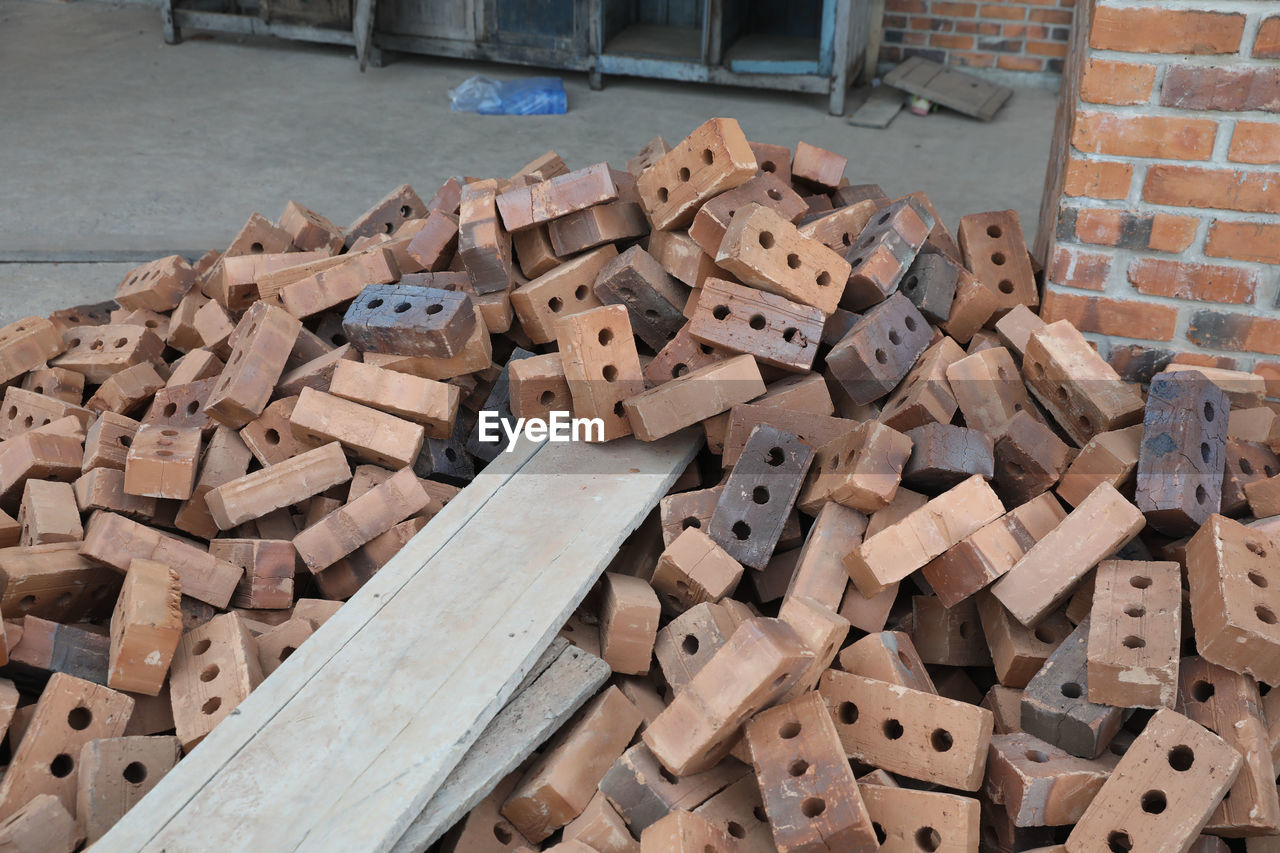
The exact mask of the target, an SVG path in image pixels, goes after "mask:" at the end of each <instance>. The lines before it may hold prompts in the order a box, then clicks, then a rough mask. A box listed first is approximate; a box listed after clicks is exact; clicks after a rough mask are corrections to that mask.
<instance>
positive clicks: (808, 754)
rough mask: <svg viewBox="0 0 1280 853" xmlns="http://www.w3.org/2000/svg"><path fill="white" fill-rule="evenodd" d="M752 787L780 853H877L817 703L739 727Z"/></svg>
mask: <svg viewBox="0 0 1280 853" xmlns="http://www.w3.org/2000/svg"><path fill="white" fill-rule="evenodd" d="M745 732H746V739H747V745H748V746H749V747H750V750H751V760H752V764H753V765H754V766H755V771H756V780H757V781H758V782H759V783H760V792H761V795H762V797H763V800H764V808H765V812H766V813H767V814H768V816H769V823H770V825H771V826H772V828H773V839H774V843H775V844H776V845H777V847H778V850H779V851H781V853H818V851H830V852H831V853H861V851H873V850H877V849H879V845H878V844H877V842H876V836H875V830H874V829H873V828H872V826H871V817H870V815H869V813H868V811H867V807H866V805H865V804H864V803H863V801H862V794H861V792H860V791H859V789H858V783H857V780H856V779H855V778H854V775H853V770H852V769H851V768H850V766H849V762H848V761H846V760H845V758H844V755H843V750H842V748H841V743H840V737H839V735H838V734H837V733H836V727H835V725H834V723H832V720H831V716H830V715H829V714H828V713H827V709H826V706H825V705H824V704H823V701H822V697H821V696H820V695H818V694H817V693H814V692H809V693H806V694H804V695H803V696H801V697H799V698H797V699H794V700H792V701H790V702H787V703H785V704H782V705H778V706H776V707H774V708H770V709H769V710H767V711H762V712H760V713H759V714H756V715H755V717H753V718H752V720H751V722H749V723H747V725H746V729H745Z"/></svg>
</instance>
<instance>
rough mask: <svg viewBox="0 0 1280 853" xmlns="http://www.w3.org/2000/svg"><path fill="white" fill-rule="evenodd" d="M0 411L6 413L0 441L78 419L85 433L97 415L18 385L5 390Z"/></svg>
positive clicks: (0, 428) (1, 423) (0, 426)
mask: <svg viewBox="0 0 1280 853" xmlns="http://www.w3.org/2000/svg"><path fill="white" fill-rule="evenodd" d="M109 378H110V377H108V379H109ZM0 411H3V413H4V415H3V417H0V440H4V439H10V438H14V437H16V436H19V435H22V434H23V433H24V432H26V431H28V430H31V429H35V428H36V427H42V426H47V425H48V424H51V423H53V422H54V421H56V420H58V419H60V418H65V417H68V416H71V417H74V418H75V419H76V420H77V421H78V422H79V423H80V429H81V430H85V429H88V427H89V424H90V423H91V422H92V421H93V417H94V412H93V411H91V410H90V409H87V408H84V407H81V406H77V405H75V404H73V403H68V402H66V401H64V400H59V399H57V398H56V397H48V396H45V395H44V394H37V393H36V392H34V391H26V390H24V389H22V388H19V387H18V386H17V385H10V386H9V387H8V388H6V389H4V402H3V403H0Z"/></svg>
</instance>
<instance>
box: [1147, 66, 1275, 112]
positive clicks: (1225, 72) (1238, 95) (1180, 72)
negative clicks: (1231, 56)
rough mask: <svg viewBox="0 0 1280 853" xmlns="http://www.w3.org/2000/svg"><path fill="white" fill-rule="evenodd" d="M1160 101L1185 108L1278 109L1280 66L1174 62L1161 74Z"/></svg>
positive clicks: (1225, 109) (1161, 103)
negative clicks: (1262, 66)
mask: <svg viewBox="0 0 1280 853" xmlns="http://www.w3.org/2000/svg"><path fill="white" fill-rule="evenodd" d="M1160 105H1161V106H1163V107H1179V108H1181V109H1184V110H1222V111H1228V112H1239V111H1241V110H1264V111H1266V112H1273V113H1274V112H1280V68H1254V67H1249V66H1241V67H1232V68H1215V67H1210V66H1203V65H1175V66H1173V67H1172V68H1170V69H1169V70H1168V71H1166V72H1165V74H1164V83H1163V84H1161V87H1160Z"/></svg>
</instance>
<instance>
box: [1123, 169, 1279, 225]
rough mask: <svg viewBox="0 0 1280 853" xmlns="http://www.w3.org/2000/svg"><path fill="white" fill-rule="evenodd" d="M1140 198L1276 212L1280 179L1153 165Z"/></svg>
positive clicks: (1179, 204) (1227, 171)
mask: <svg viewBox="0 0 1280 853" xmlns="http://www.w3.org/2000/svg"><path fill="white" fill-rule="evenodd" d="M1142 197H1143V199H1144V200H1146V201H1149V202H1151V203H1153V204H1168V205H1175V206H1177V207H1207V208H1216V209H1218V210H1242V211H1248V212H1256V213H1280V176H1277V175H1275V174H1273V173H1267V172H1238V171H1233V170H1230V169H1206V168H1201V167H1199V166H1175V165H1170V164H1164V163H1157V164H1155V165H1153V166H1152V167H1151V168H1150V169H1148V170H1147V179H1146V182H1145V183H1144V184H1143V187H1142Z"/></svg>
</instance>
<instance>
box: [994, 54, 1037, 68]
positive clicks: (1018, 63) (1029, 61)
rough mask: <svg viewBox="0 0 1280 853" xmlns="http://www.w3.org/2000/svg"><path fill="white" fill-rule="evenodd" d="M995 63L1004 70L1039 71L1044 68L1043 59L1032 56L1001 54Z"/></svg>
mask: <svg viewBox="0 0 1280 853" xmlns="http://www.w3.org/2000/svg"><path fill="white" fill-rule="evenodd" d="M996 65H998V66H999V67H1000V68H1003V69H1004V70H1006V71H1040V70H1041V69H1043V68H1044V60H1043V59H1037V58H1036V57H1034V56H1001V57H1000V58H999V59H998V60H996Z"/></svg>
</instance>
